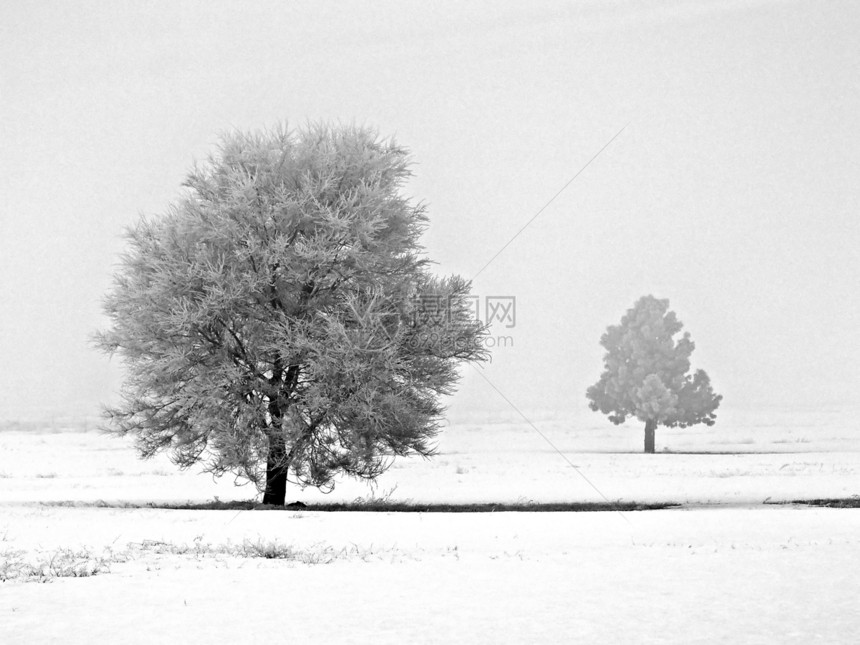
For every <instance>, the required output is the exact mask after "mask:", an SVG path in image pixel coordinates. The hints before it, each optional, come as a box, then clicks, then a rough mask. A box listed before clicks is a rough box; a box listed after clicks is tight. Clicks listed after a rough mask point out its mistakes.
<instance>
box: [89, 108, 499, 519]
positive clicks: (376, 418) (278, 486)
mask: <svg viewBox="0 0 860 645" xmlns="http://www.w3.org/2000/svg"><path fill="white" fill-rule="evenodd" d="M410 175H411V171H410V159H409V156H408V152H407V151H406V150H405V149H404V148H402V147H400V146H399V145H397V144H396V143H395V142H394V141H392V140H385V139H381V138H380V137H379V136H378V135H377V134H376V133H375V132H373V131H371V130H369V129H366V128H359V127H340V126H331V125H327V124H316V125H309V126H307V127H305V128H302V129H298V130H290V129H288V128H287V127H285V126H283V127H279V128H276V129H275V130H273V131H268V132H253V133H232V134H228V135H226V136H224V137H223V139H222V142H221V145H220V148H219V149H218V150H217V152H216V153H214V154H213V155H211V156H210V157H209V158H208V159H207V160H206V161H205V162H204V163H202V164H199V165H196V166H195V167H194V169H193V170H192V172H191V173H190V174H189V175H188V177H187V179H186V181H185V183H184V187H185V189H186V191H185V194H184V195H183V197H182V198H181V199H180V200H178V202H176V203H175V204H174V205H173V206H171V207H170V209H169V211H168V212H167V213H166V214H164V215H163V216H161V217H156V218H141V219H140V221H139V222H138V223H137V224H136V225H135V226H133V227H131V228H130V229H128V231H127V234H126V236H127V242H128V250H127V252H126V253H125V254H124V255H123V256H122V259H121V264H120V268H119V270H118V272H117V273H116V276H115V284H114V286H113V288H112V290H111V291H110V292H109V293H108V295H107V296H106V298H105V302H104V310H105V312H106V314H107V316H108V317H109V319H110V321H111V327H110V328H109V329H108V330H106V331H103V332H101V333H99V334H97V339H96V342H97V345H98V346H99V347H100V348H101V349H102V350H104V351H106V352H108V353H111V354H113V353H117V354H118V355H119V356H120V357H121V358H122V360H123V362H124V365H125V367H126V372H127V377H126V381H125V383H124V386H123V391H122V402H121V404H119V405H117V406H115V407H112V408H109V409H108V410H107V415H108V417H109V420H110V424H109V428H110V429H111V430H112V431H114V432H117V433H119V434H131V435H133V436H134V437H136V440H137V445H138V447H139V449H140V452H141V454H142V455H143V456H151V455H153V454H155V453H156V452H159V451H167V452H168V453H169V454H170V456H171V458H172V459H173V460H174V461H175V462H176V463H177V464H179V465H181V466H184V467H187V466H190V465H192V464H195V463H203V464H204V465H205V467H206V469H208V470H209V471H211V472H212V473H215V474H218V475H220V474H224V473H228V472H230V473H234V474H235V475H237V476H238V477H239V478H245V479H247V480H250V481H252V482H254V483H256V484H257V486H258V488H260V489H261V490H265V493H266V494H265V496H264V502H268V503H276V504H283V501H284V490H285V486H286V482H287V480H288V479H289V480H290V481H294V482H296V483H298V484H299V485H302V486H305V485H312V486H318V487H322V488H326V489H327V488H330V487H331V486H332V482H333V478H334V477H335V476H336V475H337V474H338V473H346V474H348V475H353V476H356V477H361V478H374V477H376V476H377V475H378V474H380V473H381V472H382V471H383V470H384V469H385V468H386V467H387V466H388V465H389V464H390V462H391V458H392V457H394V456H398V455H407V454H415V453H417V454H419V455H425V456H427V455H430V454H432V452H433V446H432V441H431V440H432V439H433V437H434V436H435V435H436V433H437V431H438V426H439V422H440V420H441V415H442V414H443V411H444V407H443V406H442V404H441V402H440V399H441V396H443V395H447V394H450V393H452V392H453V391H454V386H455V383H456V380H457V365H458V364H459V363H460V362H461V361H481V360H485V359H486V358H487V353H486V350H485V348H484V346H483V344H482V342H481V340H482V337H483V335H484V333H485V328H484V327H483V326H482V325H481V324H480V323H479V322H478V321H476V320H474V319H473V318H472V317H471V316H470V314H469V307H468V303H467V296H468V294H469V284H468V283H467V282H466V281H465V280H463V279H462V278H460V277H458V276H449V277H444V278H440V277H436V276H435V275H433V274H432V273H431V271H430V268H429V264H430V261H429V260H428V259H427V258H426V257H425V256H424V255H423V250H422V248H421V246H420V244H419V237H420V235H421V233H422V231H423V230H424V228H425V226H426V224H427V215H426V209H425V206H424V205H422V204H415V203H412V201H410V200H409V199H407V198H406V197H404V196H403V194H402V188H403V184H404V182H405V181H406V180H407V179H408V178H409V177H410Z"/></svg>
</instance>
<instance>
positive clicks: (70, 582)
mask: <svg viewBox="0 0 860 645" xmlns="http://www.w3.org/2000/svg"><path fill="white" fill-rule="evenodd" d="M855 418H856V417H854V416H852V415H850V414H848V413H847V412H846V411H838V410H837V411H829V412H828V411H809V412H807V413H796V412H795V413H791V414H783V415H778V414H773V413H769V414H749V413H747V414H741V413H735V414H732V413H730V412H727V413H725V414H723V415H721V417H720V422H719V424H718V425H717V426H716V427H715V428H713V429H709V428H691V429H687V430H675V431H667V430H664V429H662V428H661V429H660V430H659V431H658V436H657V450H658V452H659V454H656V455H642V454H639V452H638V451H639V450H641V443H642V431H641V428H639V427H635V426H634V427H621V428H615V427H612V426H610V425H607V424H603V423H602V422H600V420H599V419H598V418H597V417H596V416H595V417H593V418H591V417H584V418H583V419H581V420H580V419H575V420H573V421H570V420H568V421H557V420H555V421H553V420H543V421H540V422H536V426H537V428H538V429H539V430H540V432H542V433H543V434H544V435H545V436H546V438H547V439H548V440H549V442H551V443H552V444H553V445H554V446H555V448H557V449H558V450H559V451H561V453H564V457H566V458H567V460H566V459H565V458H564V457H563V456H562V455H560V454H559V452H557V451H556V450H555V449H554V448H553V447H551V446H550V444H549V443H548V442H547V441H546V440H545V439H544V438H542V437H541V436H540V434H538V432H536V431H535V430H534V429H533V428H531V427H530V426H529V425H527V424H525V423H471V424H469V423H462V424H459V425H454V426H451V427H449V428H447V429H446V430H445V432H444V433H443V434H442V435H441V437H440V441H439V455H438V456H437V457H435V458H434V459H432V460H428V461H425V460H420V459H413V460H402V461H399V462H396V463H395V464H394V466H393V467H392V468H391V469H390V471H389V472H388V473H386V474H385V475H384V476H383V477H382V478H381V479H380V481H379V483H378V486H377V487H376V489H375V490H374V489H369V488H368V487H367V486H366V485H365V484H360V483H355V482H349V481H346V482H340V483H339V484H338V487H337V488H336V490H335V492H334V493H332V494H331V495H329V496H327V497H323V496H322V495H321V494H319V493H317V492H315V491H299V490H298V489H291V490H288V501H292V500H301V501H304V502H306V503H311V502H314V501H318V500H322V499H325V500H326V501H332V500H335V501H338V500H346V501H351V500H353V499H355V498H357V497H364V498H367V497H370V496H373V495H375V496H377V497H381V496H385V495H389V494H390V499H391V500H393V501H407V500H413V501H421V502H460V501H463V502H480V501H484V502H517V501H520V502H523V501H535V502H558V501H568V502H576V501H603V500H604V499H608V500H612V501H615V500H622V501H648V502H654V501H665V502H683V503H686V505H685V506H684V507H682V508H675V509H667V510H661V511H641V512H625V513H618V512H602V513H484V514H472V513H453V514H446V513H384V512H382V513H322V512H314V511H307V510H305V511H300V512H290V511H283V512H264V511H236V510H232V511H199V510H198V511H195V510H170V509H160V508H145V507H144V508H135V507H120V506H118V505H117V504H120V505H121V504H123V503H142V504H146V503H149V502H164V501H173V502H186V501H198V502H204V501H207V500H212V499H214V498H215V497H216V496H217V497H218V498H219V499H221V500H228V499H248V498H250V497H253V491H252V490H250V489H249V488H247V487H235V486H234V485H233V482H232V481H229V480H221V481H218V482H213V481H212V479H211V477H209V476H207V475H201V474H199V473H195V472H185V473H177V472H176V471H175V468H174V467H173V466H172V465H171V464H170V463H169V461H167V460H166V459H156V460H154V461H150V462H141V461H139V460H138V459H137V457H136V456H135V453H134V452H133V450H131V449H130V446H129V444H128V442H125V441H121V440H117V439H113V438H110V437H105V436H102V435H99V434H97V433H95V432H59V431H58V432H33V431H32V430H29V431H26V432H25V431H15V430H10V429H7V430H6V431H0V575H2V571H3V566H4V563H5V567H6V570H7V572H8V571H13V572H14V571H19V572H21V571H24V570H27V571H29V572H30V573H31V575H30V582H22V581H21V580H20V578H16V579H13V580H10V581H7V582H3V583H0V643H17V642H27V643H33V642H63V643H69V642H72V643H76V642H80V643H92V642H140V643H144V642H145V643H151V642H177V643H178V642H182V643H185V642H188V643H197V642H199V643H204V642H205V643H220V642H231V643H244V642H252V641H253V642H259V641H260V640H263V639H266V640H269V641H274V642H286V641H290V642H300V643H301V642H310V641H311V640H312V639H313V640H324V641H328V642H335V643H341V642H355V643H369V642H373V643H388V642H391V643H407V642H410V643H411V642H462V643H481V642H486V643H505V642H511V643H524V642H525V643H530V642H628V643H651V642H679V643H694V642H732V643H736V642H742V643H759V642H760V643H786V642H795V643H807V642H821V643H854V642H857V639H858V635H860V609H858V600H860V577H858V576H857V575H856V572H857V562H858V561H860V509H829V508H814V507H806V506H794V505H780V506H771V505H764V504H762V502H763V501H765V500H769V501H785V500H792V499H804V498H806V499H810V498H818V497H850V496H853V495H858V494H860V434H859V433H858V428H857V423H856V422H855V421H854V419H855ZM568 460H569V461H570V462H571V463H572V464H573V465H574V466H575V468H573V467H571V465H570V464H569V463H568ZM27 567H29V569H27ZM75 567H78V570H79V571H82V572H84V573H87V572H90V571H92V570H93V569H100V570H99V571H97V573H98V575H95V576H92V577H82V578H70V577H58V578H52V577H51V576H52V575H53V574H54V573H56V572H58V571H63V570H65V571H66V572H68V571H70V570H74V569H75ZM88 567H89V568H88ZM45 579H49V580H50V583H49V584H36V583H34V582H33V581H34V580H45Z"/></svg>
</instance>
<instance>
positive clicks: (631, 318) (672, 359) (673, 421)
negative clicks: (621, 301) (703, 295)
mask: <svg viewBox="0 0 860 645" xmlns="http://www.w3.org/2000/svg"><path fill="white" fill-rule="evenodd" d="M682 329H683V324H682V323H681V322H680V321H679V320H678V318H677V316H676V315H675V312H673V311H669V301H668V300H660V299H657V298H655V297H654V296H650V295H649V296H643V297H642V298H640V299H639V300H637V301H636V303H635V304H634V305H633V307H632V308H631V309H628V311H627V313H626V314H625V315H624V317H623V318H622V319H621V323H620V324H619V325H610V326H609V327H608V328H607V330H606V332H605V333H604V334H603V336H602V337H601V339H600V344H601V345H602V346H603V347H604V348H605V349H606V354H605V355H604V359H603V362H604V372H603V374H601V376H600V379H599V380H598V381H597V383H595V384H594V385H592V386H591V387H590V388H588V391H587V392H586V396H587V398H588V400H589V407H590V408H591V409H592V410H594V411H595V412H597V411H599V412H601V413H603V414H606V415H608V417H609V420H610V421H612V422H613V423H615V424H621V423H624V421H625V420H626V419H627V418H628V417H635V418H637V419H639V420H640V421H643V422H645V424H646V438H645V450H646V452H654V429H655V428H656V427H657V426H658V425H664V426H668V427H673V426H678V427H682V428H683V427H687V426H691V425H695V424H698V423H704V424H705V425H709V426H710V425H713V424H714V423H715V420H716V414H715V412H716V410H717V408H718V407H719V404H720V401H721V400H722V396H719V395H716V394H714V391H713V388H712V387H711V383H710V379H709V378H708V375H707V374H706V373H705V372H704V371H703V370H696V371H695V373H693V374H690V355H691V354H692V353H693V350H694V349H695V344H694V343H693V341H692V340H691V338H690V334H689V333H688V332H684V334H683V335H682V336H681V337H680V338H677V339H675V336H676V335H677V334H679V333H680V332H681V330H682ZM649 439H650V440H649Z"/></svg>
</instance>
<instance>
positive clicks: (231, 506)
mask: <svg viewBox="0 0 860 645" xmlns="http://www.w3.org/2000/svg"><path fill="white" fill-rule="evenodd" d="M40 506H61V507H73V508H85V507H90V508H92V507H95V508H153V509H165V510H177V511H315V512H317V511H318V512H324V513H594V512H612V511H615V512H618V511H621V512H628V511H657V510H662V509H667V508H680V507H681V506H682V504H676V503H653V504H644V503H643V504H639V503H635V502H617V503H615V502H612V503H608V504H607V503H598V502H595V503H586V502H558V503H530V502H523V503H512V504H496V503H478V504H417V503H414V502H386V501H380V502H373V501H370V502H365V501H359V502H352V503H350V502H337V503H330V504H329V503H310V504H305V503H303V502H293V503H292V504H287V505H285V506H274V505H272V504H260V503H259V502H254V501H239V502H222V501H220V500H218V501H211V502H199V503H185V504H177V503H157V502H151V503H145V504H132V503H125V502H120V503H109V502H104V501H96V502H41V503H40Z"/></svg>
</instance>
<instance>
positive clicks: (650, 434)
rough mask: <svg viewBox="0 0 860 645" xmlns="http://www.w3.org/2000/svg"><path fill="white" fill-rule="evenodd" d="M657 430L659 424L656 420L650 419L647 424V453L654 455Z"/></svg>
mask: <svg viewBox="0 0 860 645" xmlns="http://www.w3.org/2000/svg"><path fill="white" fill-rule="evenodd" d="M655 430H657V422H656V421H655V420H654V419H648V420H647V421H646V422H645V453H646V454H649V455H653V454H654V431H655Z"/></svg>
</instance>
